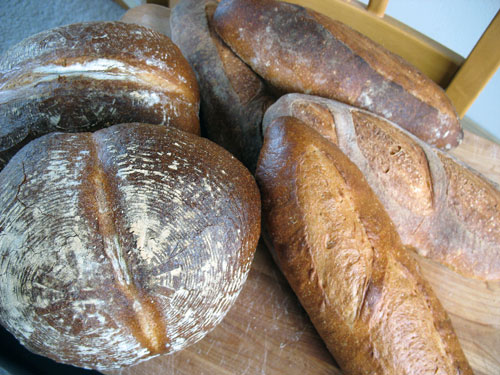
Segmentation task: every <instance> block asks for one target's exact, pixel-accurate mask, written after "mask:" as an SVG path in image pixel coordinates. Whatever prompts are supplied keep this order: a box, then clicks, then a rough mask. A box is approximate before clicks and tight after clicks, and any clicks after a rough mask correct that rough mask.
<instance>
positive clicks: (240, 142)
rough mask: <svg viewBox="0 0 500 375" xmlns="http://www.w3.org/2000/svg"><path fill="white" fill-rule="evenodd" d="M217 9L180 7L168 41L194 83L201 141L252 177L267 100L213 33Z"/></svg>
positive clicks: (198, 0)
mask: <svg viewBox="0 0 500 375" xmlns="http://www.w3.org/2000/svg"><path fill="white" fill-rule="evenodd" d="M217 4H218V2H217V1H216V0H182V1H180V2H179V3H178V4H177V5H176V6H175V8H174V9H173V11H172V17H171V29H172V40H173V41H174V42H175V43H176V44H177V45H178V46H179V48H180V49H181V51H182V53H183V54H184V56H185V57H186V58H187V60H188V61H189V63H190V64H191V66H192V68H193V70H194V71H195V73H196V76H197V78H198V83H199V85H200V94H201V111H200V120H201V126H202V131H203V133H204V135H206V136H207V137H208V138H209V139H211V140H213V141H214V142H216V143H218V144H219V145H221V146H223V147H225V148H226V149H227V150H229V151H230V152H231V153H232V154H233V155H235V156H236V157H237V158H238V159H240V160H241V161H242V162H243V164H245V165H246V166H247V167H248V168H249V169H250V170H251V171H252V172H253V171H254V170H255V165H256V164H257V158H258V156H259V151H260V147H261V146H262V133H261V122H262V117H263V115H264V112H265V109H266V108H267V107H268V106H269V105H270V104H271V101H272V99H271V96H270V95H269V94H268V93H267V91H266V88H265V86H264V83H263V82H262V79H261V78H260V77H259V76H257V74H255V73H254V72H253V71H252V70H251V69H250V68H249V67H248V66H247V65H246V64H245V63H243V62H242V61H241V60H240V59H239V58H238V57H237V56H236V55H235V54H234V53H233V52H232V51H231V50H230V49H229V47H227V46H226V45H225V44H224V42H223V41H222V40H221V39H220V38H219V37H218V35H217V34H216V33H215V31H214V30H213V27H212V18H213V13H214V12H215V9H216V7H217Z"/></svg>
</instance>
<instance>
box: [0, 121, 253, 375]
mask: <svg viewBox="0 0 500 375" xmlns="http://www.w3.org/2000/svg"><path fill="white" fill-rule="evenodd" d="M0 184H1V186H2V188H3V189H2V193H1V194H0V228H1V229H0V322H1V324H2V325H3V326H4V327H5V328H6V329H7V330H9V331H10V332H11V333H12V334H13V335H14V336H15V337H16V338H17V339H18V340H19V341H20V342H21V343H22V344H23V345H25V346H26V347H27V348H29V349H30V350H32V351H34V352H36V353H38V354H41V355H44V356H47V357H50V358H52V359H54V360H56V361H58V362H62V363H68V364H72V365H75V366H80V367H86V368H94V369H98V370H101V371H102V370H106V369H108V370H109V369H112V368H118V367H123V366H128V365H132V364H135V363H137V362H140V361H143V360H146V359H149V358H151V357H153V356H156V355H158V354H161V353H173V352H175V351H178V350H181V349H182V348H184V347H186V346H187V345H190V344H192V343H194V342H197V341H198V340H200V339H201V338H203V337H204V336H205V335H206V334H207V333H208V332H209V331H211V330H212V329H213V328H214V327H215V326H216V325H217V324H218V323H219V322H220V321H221V320H222V319H223V317H224V316H225V314H226V313H227V311H228V310H229V308H230V307H231V306H232V304H233V303H234V301H235V299H236V298H237V296H238V294H239V292H240V290H241V288H242V286H243V283H244V282H245V280H246V277H247V274H248V272H249V270H250V267H251V263H252V259H253V254H254V252H255V249H256V246H257V242H258V239H259V234H260V197H259V192H258V188H257V185H256V183H255V180H254V179H253V177H252V175H251V174H250V173H249V172H248V170H247V169H246V168H245V167H244V166H243V165H242V164H241V163H240V162H238V161H237V160H236V159H235V158H234V157H233V156H231V155H230V154H229V153H228V152H227V151H225V150H224V149H222V148H221V147H219V146H217V145H215V144H214V143H213V142H210V141H208V140H206V139H203V138H200V137H198V136H195V135H192V134H189V133H186V132H182V131H180V130H177V129H175V128H173V127H162V126H156V125H145V124H137V123H134V124H122V125H116V126H112V127H109V128H106V129H102V130H100V131H97V132H95V133H77V134H68V133H51V134H49V135H45V136H43V137H40V138H38V139H36V140H34V141H32V142H31V143H29V144H28V145H27V146H25V147H24V148H23V149H22V150H20V151H19V152H18V153H17V154H16V155H15V156H14V157H13V158H12V159H11V161H10V162H9V163H8V165H7V166H6V167H5V168H4V169H3V170H2V171H1V172H0Z"/></svg>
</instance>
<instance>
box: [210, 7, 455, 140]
mask: <svg viewBox="0 0 500 375" xmlns="http://www.w3.org/2000/svg"><path fill="white" fill-rule="evenodd" d="M214 20H215V26H216V30H217V32H218V33H219V35H221V37H222V39H223V40H224V41H225V42H226V43H227V44H228V45H229V46H230V47H231V48H232V49H233V51H234V52H235V53H236V54H237V55H238V56H240V58H241V59H242V60H243V61H245V62H246V63H247V64H249V65H250V66H251V67H252V69H253V70H255V71H256V72H257V73H258V74H259V75H261V76H262V77H263V78H264V79H265V80H266V81H267V82H269V83H270V84H272V85H274V86H276V87H277V88H278V89H280V90H282V91H284V92H287V93H290V92H297V93H305V94H313V95H318V96H322V97H327V98H331V99H336V100H338V101H341V102H343V103H347V104H350V105H353V106H355V107H358V108H363V109H366V110H369V111H370V112H374V113H377V114H379V115H380V116H383V117H386V118H388V119H390V120H391V121H393V122H395V123H397V124H399V125H400V126H402V127H404V128H405V129H407V130H408V131H410V132H412V133H413V134H415V135H416V136H418V137H419V138H421V139H423V140H424V141H426V142H428V143H430V144H432V145H435V146H437V147H440V148H451V147H454V146H457V145H458V144H459V143H460V141H461V139H462V137H463V133H462V130H461V125H460V122H459V119H458V116H457V114H456V111H455V109H454V108H453V106H452V104H451V101H450V100H449V99H448V97H447V96H446V94H445V92H444V91H443V90H442V89H441V88H440V87H439V86H438V85H437V84H435V83H434V82H433V81H432V80H431V79H429V78H428V77H426V76H424V75H423V74H422V73H420V72H419V71H418V70H417V69H416V68H414V67H413V66H411V65H410V64H409V63H407V62H406V61H404V60H403V59H402V58H400V57H399V56H396V55H394V54H392V53H391V52H389V51H387V50H386V49H384V48H383V47H382V46H380V45H378V44H376V43H374V42H373V41H371V40H369V39H368V38H366V37H365V36H363V35H361V34H359V33H358V32H356V31H354V30H352V29H351V28H349V27H348V26H346V25H344V24H342V23H340V22H338V21H335V20H332V19H329V18H328V17H326V16H324V15H321V14H318V13H316V12H314V11H312V10H309V9H306V8H302V7H300V6H298V5H292V4H288V3H286V2H282V1H275V0H223V1H221V3H220V5H219V7H218V8H217V11H216V13H215V17H214Z"/></svg>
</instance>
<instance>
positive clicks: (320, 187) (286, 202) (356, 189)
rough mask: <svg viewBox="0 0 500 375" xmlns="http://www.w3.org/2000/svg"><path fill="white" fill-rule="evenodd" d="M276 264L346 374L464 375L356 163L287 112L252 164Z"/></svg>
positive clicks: (444, 322) (463, 363)
mask: <svg viewBox="0 0 500 375" xmlns="http://www.w3.org/2000/svg"><path fill="white" fill-rule="evenodd" d="M256 177H257V181H258V183H259V186H260V188H261V193H262V202H263V218H264V224H265V226H266V228H267V230H268V232H269V234H270V237H271V240H272V243H273V245H274V248H275V250H276V253H277V260H278V263H279V265H280V267H281V269H282V270H283V272H284V274H285V276H286V277H287V279H288V281H289V282H290V285H291V286H292V288H293V289H294V291H295V293H296V294H297V296H298V298H299V300H300V301H301V303H302V305H303V306H304V308H305V310H306V311H307V313H308V315H309V317H310V318H311V321H312V322H313V324H314V325H315V327H316V329H317V330H318V333H319V334H320V335H321V336H322V338H323V340H324V341H325V343H326V345H327V347H328V348H329V350H330V351H331V353H332V354H333V356H334V357H335V359H336V360H337V363H338V364H339V365H340V367H341V368H342V370H343V371H345V373H348V374H385V375H388V374H394V375H402V374H408V375H409V374H449V375H456V374H458V373H460V374H472V371H471V369H470V368H469V365H468V363H467V360H466V359H465V356H464V354H463V352H462V350H461V348H460V345H459V342H458V339H457V337H456V336H455V334H454V332H453V329H452V327H451V323H450V321H449V318H448V317H447V314H446V312H445V311H444V309H443V308H442V307H441V305H440V303H439V301H438V300H437V298H436V297H435V295H434V293H433V292H432V290H431V289H430V287H429V285H428V284H427V282H426V281H425V280H424V279H423V278H422V277H421V276H420V274H419V272H418V269H417V265H416V263H415V262H414V260H413V259H412V258H411V257H410V256H409V253H408V252H407V250H406V249H405V248H404V247H403V246H402V244H401V242H400V240H399V237H398V235H397V233H396V230H395V228H394V226H393V224H392V222H391V220H390V219H389V217H388V216H387V214H386V213H385V211H384V209H383V206H382V205H381V204H380V202H379V201H378V199H377V197H376V196H375V194H374V193H373V191H372V190H371V189H370V188H369V186H368V184H367V183H366V180H365V179H364V177H363V175H362V174H361V172H360V170H359V169H358V168H357V167H356V166H355V165H354V164H353V163H352V162H351V161H349V159H348V158H347V157H346V156H345V155H344V154H343V153H342V152H341V151H340V150H339V149H338V148H337V146H335V145H334V144H332V143H330V142H328V141H327V140H325V139H324V138H323V137H321V136H320V135H319V134H318V133H317V132H316V131H314V130H313V129H311V128H309V127H307V126H306V125H305V124H304V123H302V122H301V121H300V120H297V119H296V118H292V117H281V118H277V119H275V121H274V122H273V123H272V124H271V125H270V127H269V128H268V130H267V131H266V136H265V139H264V145H263V148H262V152H261V156H260V159H259V165H258V167H257V172H256Z"/></svg>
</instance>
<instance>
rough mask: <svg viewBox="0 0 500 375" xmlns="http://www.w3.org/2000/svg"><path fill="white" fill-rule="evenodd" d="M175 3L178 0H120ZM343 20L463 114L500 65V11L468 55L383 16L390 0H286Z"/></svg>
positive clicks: (122, 1)
mask: <svg viewBox="0 0 500 375" xmlns="http://www.w3.org/2000/svg"><path fill="white" fill-rule="evenodd" d="M117 1H118V2H119V3H120V4H122V5H123V6H126V7H130V6H131V5H132V3H134V4H135V3H141V4H143V3H156V4H162V5H166V6H170V7H172V6H174V5H175V4H176V3H177V2H178V0H117ZM286 1H287V2H290V3H294V4H298V5H301V6H304V7H308V8H311V9H313V10H315V11H318V12H320V13H323V14H325V15H327V16H329V17H331V18H333V19H336V20H339V21H341V22H343V23H345V24H347V25H349V26H351V27H352V28H353V29H355V30H357V31H359V32H360V33H362V34H364V35H366V36H368V37H369V38H371V39H372V40H374V41H375V42H377V43H379V44H381V45H383V46H384V47H385V48H387V49H388V50H389V51H392V52H394V53H396V54H397V55H399V56H401V57H403V58H404V59H405V60H407V61H409V62H410V63H411V64H413V65H414V66H416V67H417V68H418V69H419V70H420V71H422V72H423V73H424V74H426V75H427V76H428V77H430V78H431V79H432V80H434V81H435V82H436V83H438V84H439V85H440V86H441V87H443V88H444V89H445V90H446V93H447V94H448V96H449V97H450V99H451V101H452V102H453V104H454V105H455V108H456V109H457V112H458V114H459V116H460V117H461V118H462V117H463V116H464V115H465V113H466V112H467V110H468V109H469V107H470V106H471V104H472V103H473V102H474V100H475V99H476V98H477V96H478V95H479V93H480V92H481V90H482V89H483V88H484V86H486V84H487V83H488V81H489V80H490V79H491V77H492V76H493V74H494V73H495V72H496V70H497V69H498V67H499V66H500V48H499V46H500V12H498V13H497V15H496V16H495V17H494V19H493V21H492V22H491V24H490V25H489V26H488V28H487V29H486V31H485V32H484V33H483V35H482V36H481V38H480V39H479V41H478V43H477V44H476V46H475V47H474V49H473V50H472V52H471V53H470V54H469V56H468V57H467V59H464V58H463V57H462V56H460V55H458V54H456V53H455V52H453V51H451V50H450V49H448V48H446V47H444V46H443V45H441V44H439V43H437V42H436V41H434V40H432V39H430V38H428V37H427V36H425V35H423V34H421V33H419V32H418V31H416V30H414V29H412V28H410V27H408V26H406V25H405V24H403V23H401V22H399V21H398V20H396V19H394V18H392V17H389V16H387V15H385V14H384V13H385V10H386V7H387V4H388V2H389V0H370V1H369V3H368V6H365V5H364V4H363V3H360V2H358V1H356V0H286Z"/></svg>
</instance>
